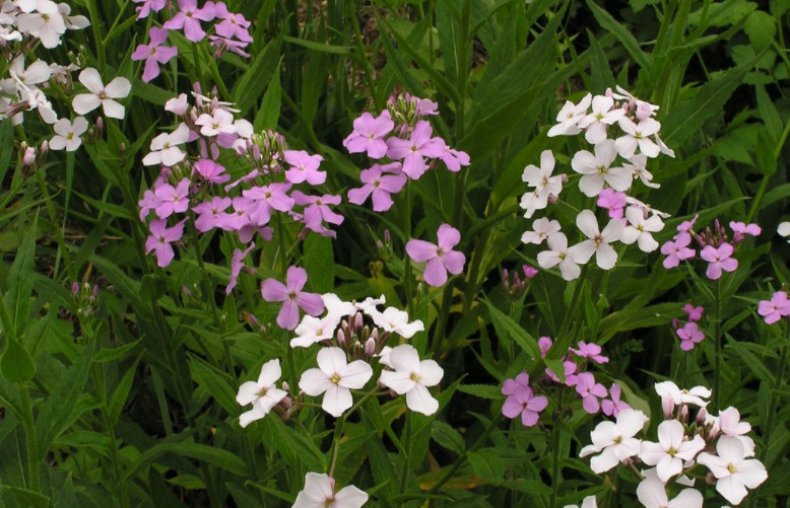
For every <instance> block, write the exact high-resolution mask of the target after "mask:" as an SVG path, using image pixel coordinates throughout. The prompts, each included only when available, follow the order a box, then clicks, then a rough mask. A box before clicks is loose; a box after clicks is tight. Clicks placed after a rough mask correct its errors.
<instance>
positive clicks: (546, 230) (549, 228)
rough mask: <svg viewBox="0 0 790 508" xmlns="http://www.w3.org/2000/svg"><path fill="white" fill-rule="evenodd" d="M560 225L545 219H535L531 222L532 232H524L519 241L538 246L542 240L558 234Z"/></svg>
mask: <svg viewBox="0 0 790 508" xmlns="http://www.w3.org/2000/svg"><path fill="white" fill-rule="evenodd" d="M560 228H561V226H560V223H559V222H558V221H556V220H549V219H546V218H545V217H543V218H540V219H536V220H535V221H533V222H532V231H525V232H524V234H523V235H521V241H522V242H524V243H534V244H535V245H540V244H542V243H543V240H546V239H547V238H551V237H552V236H554V235H556V234H557V233H559V232H560Z"/></svg>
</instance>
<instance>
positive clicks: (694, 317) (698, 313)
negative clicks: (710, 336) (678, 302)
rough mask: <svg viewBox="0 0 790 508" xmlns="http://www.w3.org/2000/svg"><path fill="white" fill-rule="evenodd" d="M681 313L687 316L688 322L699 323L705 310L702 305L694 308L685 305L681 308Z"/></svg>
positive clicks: (688, 304)
mask: <svg viewBox="0 0 790 508" xmlns="http://www.w3.org/2000/svg"><path fill="white" fill-rule="evenodd" d="M683 312H685V313H686V314H687V315H688V317H689V321H699V320H700V319H702V313H703V312H705V309H704V308H703V307H702V305H700V306H698V307H694V305H692V304H690V303H687V304H686V305H684V306H683Z"/></svg>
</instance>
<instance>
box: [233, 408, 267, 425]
mask: <svg viewBox="0 0 790 508" xmlns="http://www.w3.org/2000/svg"><path fill="white" fill-rule="evenodd" d="M266 413H267V412H266V411H263V409H262V408H261V407H260V406H257V405H256V406H253V407H252V409H250V410H249V411H245V412H244V413H242V414H241V415H239V425H241V426H242V427H246V426H247V425H249V424H251V423H252V422H254V421H255V420H260V419H262V418H263V417H264V416H266Z"/></svg>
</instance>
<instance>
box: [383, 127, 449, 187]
mask: <svg viewBox="0 0 790 508" xmlns="http://www.w3.org/2000/svg"><path fill="white" fill-rule="evenodd" d="M444 145H445V144H444V141H442V140H441V139H440V138H435V137H433V129H432V128H431V124H430V123H428V122H427V121H425V120H422V121H419V122H417V125H415V126H414V130H413V131H412V133H411V136H410V137H409V139H401V138H396V137H392V138H389V139H388V140H387V157H389V158H390V159H392V160H397V161H402V164H403V172H404V173H406V176H408V177H409V178H411V179H412V180H417V179H419V178H420V177H421V176H422V175H423V174H424V173H425V171H427V170H428V164H427V163H426V162H425V158H426V157H427V158H429V159H436V158H439V157H441V156H442V155H443V147H444Z"/></svg>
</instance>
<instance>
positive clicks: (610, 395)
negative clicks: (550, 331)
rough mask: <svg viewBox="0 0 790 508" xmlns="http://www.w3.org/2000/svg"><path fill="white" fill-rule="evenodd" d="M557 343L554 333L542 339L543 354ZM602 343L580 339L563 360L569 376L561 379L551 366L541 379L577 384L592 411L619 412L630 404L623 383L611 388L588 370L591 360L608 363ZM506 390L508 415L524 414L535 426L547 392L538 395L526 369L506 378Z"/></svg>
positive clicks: (527, 423) (546, 383) (504, 411)
mask: <svg viewBox="0 0 790 508" xmlns="http://www.w3.org/2000/svg"><path fill="white" fill-rule="evenodd" d="M552 346H553V341H552V340H551V338H550V337H541V338H540V339H538V348H539V349H540V354H541V356H542V357H545V356H546V354H547V353H548V352H549V350H550V349H551V348H552ZM601 353H602V350H601V346H599V345H598V344H595V343H592V342H589V343H587V342H583V341H580V342H579V343H578V348H573V347H571V348H568V352H567V354H566V355H565V358H564V360H563V362H562V365H563V369H564V374H565V376H564V377H565V380H564V381H561V380H560V378H559V376H557V375H556V374H555V373H554V372H553V371H552V370H551V369H550V368H547V369H546V371H545V372H546V376H545V377H544V378H542V379H539V380H537V381H536V382H537V383H538V384H542V385H544V386H550V385H552V384H555V385H556V384H559V385H562V386H565V387H570V388H573V389H574V391H575V392H576V394H577V396H578V397H580V398H581V400H582V408H584V410H585V411H586V412H587V413H589V414H596V413H598V412H599V411H603V413H604V414H605V415H608V416H616V415H617V413H619V412H620V411H622V410H623V409H627V408H629V407H630V406H629V405H628V404H626V403H625V402H624V401H622V400H621V398H620V397H621V395H622V389H621V388H620V385H618V384H613V385H612V386H611V387H609V389H608V390H607V388H606V387H605V386H604V385H603V384H602V383H599V382H598V381H597V380H596V379H595V375H594V374H593V373H592V372H589V371H585V370H584V369H585V366H586V365H587V363H588V362H593V363H597V364H604V363H607V362H608V361H609V358H607V357H606V356H604V355H603V354H601ZM502 394H503V395H506V396H507V398H506V400H505V404H504V406H503V407H502V414H504V415H505V416H507V417H508V418H515V417H517V416H518V415H521V419H522V420H521V421H522V423H523V424H524V426H526V427H532V426H534V425H535V424H536V423H537V421H538V418H539V413H540V412H541V411H543V410H544V409H545V408H546V406H547V404H548V401H547V400H546V398H545V397H543V396H536V395H535V394H534V393H533V389H532V387H530V386H529V375H528V374H527V373H526V372H522V373H521V374H519V375H518V376H516V378H515V379H506V380H505V382H504V384H503V385H502Z"/></svg>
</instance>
